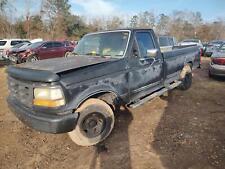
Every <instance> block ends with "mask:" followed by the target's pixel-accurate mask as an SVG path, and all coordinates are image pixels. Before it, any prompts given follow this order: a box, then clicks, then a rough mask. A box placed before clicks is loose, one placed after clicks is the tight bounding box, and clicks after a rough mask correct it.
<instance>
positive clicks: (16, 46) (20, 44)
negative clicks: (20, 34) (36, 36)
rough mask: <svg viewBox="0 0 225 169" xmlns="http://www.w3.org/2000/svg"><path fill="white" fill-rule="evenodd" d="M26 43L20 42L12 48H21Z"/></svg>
mask: <svg viewBox="0 0 225 169" xmlns="http://www.w3.org/2000/svg"><path fill="white" fill-rule="evenodd" d="M25 44H26V43H19V44H17V45H15V46H13V47H12V48H13V49H15V48H20V47H22V46H24V45H25Z"/></svg>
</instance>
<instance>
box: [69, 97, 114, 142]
mask: <svg viewBox="0 0 225 169" xmlns="http://www.w3.org/2000/svg"><path fill="white" fill-rule="evenodd" d="M76 112H78V113H79V114H80V116H79V119H78V122H77V125H76V128H75V129H74V130H73V131H71V132H69V133H68V134H69V137H70V138H71V139H72V141H73V142H74V143H76V144H78V145H80V146H92V145H95V144H98V143H99V142H101V141H103V140H105V139H106V138H107V137H108V135H109V134H110V133H111V131H112V129H113V127H114V122H115V119H114V113H113V111H112V109H111V107H110V106H109V105H108V104H107V103H106V102H104V101H102V100H99V99H88V100H87V101H85V102H84V103H83V104H82V105H81V106H80V107H79V108H78V109H77V111H76Z"/></svg>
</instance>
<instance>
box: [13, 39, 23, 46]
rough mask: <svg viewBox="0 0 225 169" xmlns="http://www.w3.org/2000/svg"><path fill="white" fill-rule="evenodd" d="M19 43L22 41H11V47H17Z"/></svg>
mask: <svg viewBox="0 0 225 169" xmlns="http://www.w3.org/2000/svg"><path fill="white" fill-rule="evenodd" d="M19 43H22V41H21V40H20V41H18V40H13V41H11V44H10V45H11V46H15V45H17V44H19Z"/></svg>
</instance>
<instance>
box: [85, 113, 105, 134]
mask: <svg viewBox="0 0 225 169" xmlns="http://www.w3.org/2000/svg"><path fill="white" fill-rule="evenodd" d="M105 123H106V119H105V117H104V116H103V115H102V114H101V113H98V112H95V113H91V114H89V115H87V116H86V117H85V118H84V120H83V122H82V130H83V132H84V134H85V135H86V136H87V137H89V138H93V137H97V136H99V135H100V134H101V133H102V132H103V131H104V129H105Z"/></svg>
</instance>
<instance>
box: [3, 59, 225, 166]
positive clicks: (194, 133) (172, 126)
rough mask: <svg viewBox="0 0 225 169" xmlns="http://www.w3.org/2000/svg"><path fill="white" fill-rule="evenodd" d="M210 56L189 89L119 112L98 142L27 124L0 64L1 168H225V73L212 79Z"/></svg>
mask: <svg viewBox="0 0 225 169" xmlns="http://www.w3.org/2000/svg"><path fill="white" fill-rule="evenodd" d="M208 62H209V60H208V59H204V60H203V68H202V69H198V70H195V71H194V79H193V86H192V88H191V89H190V90H188V91H185V92H184V91H180V90H173V91H172V92H170V93H169V96H168V97H163V98H156V99H154V100H152V101H150V102H148V103H146V104H144V105H143V106H141V107H139V108H136V109H129V110H121V112H120V113H117V116H116V125H115V129H114V130H113V133H112V134H111V135H110V137H109V138H108V139H107V140H106V141H105V142H104V143H102V144H101V145H99V146H97V147H79V146H77V145H75V144H73V142H72V141H71V140H70V139H69V137H68V136H67V134H61V135H52V134H45V133H40V132H37V131H34V130H32V129H30V128H28V127H26V126H24V125H23V124H22V123H21V122H20V121H18V120H17V119H16V118H15V117H14V115H13V114H12V113H11V112H10V110H9V109H8V107H7V104H6V101H5V99H6V96H7V87H6V75H5V73H4V68H0V168H1V169H15V168H18V169H77V168H78V169H111V168H112V169H126V168H133V169H224V168H225V79H209V78H208V75H207V68H208Z"/></svg>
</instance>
